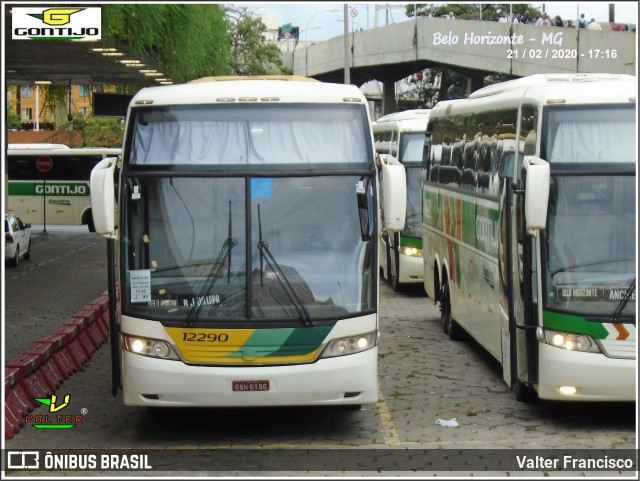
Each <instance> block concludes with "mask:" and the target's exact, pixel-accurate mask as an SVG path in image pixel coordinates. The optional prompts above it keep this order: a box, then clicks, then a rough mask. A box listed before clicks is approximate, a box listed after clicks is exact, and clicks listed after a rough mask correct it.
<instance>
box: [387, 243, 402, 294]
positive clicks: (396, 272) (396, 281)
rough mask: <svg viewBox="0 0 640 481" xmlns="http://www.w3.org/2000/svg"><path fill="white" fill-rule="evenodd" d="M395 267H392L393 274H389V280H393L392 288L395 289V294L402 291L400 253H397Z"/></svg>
mask: <svg viewBox="0 0 640 481" xmlns="http://www.w3.org/2000/svg"><path fill="white" fill-rule="evenodd" d="M394 258H395V261H396V262H395V266H394V265H392V266H391V272H390V273H389V278H390V280H391V288H392V289H393V292H399V291H400V262H399V259H398V253H397V252H396V253H395V256H394Z"/></svg>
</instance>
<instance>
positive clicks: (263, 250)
mask: <svg viewBox="0 0 640 481" xmlns="http://www.w3.org/2000/svg"><path fill="white" fill-rule="evenodd" d="M257 247H258V250H259V251H260V285H261V286H262V273H263V261H264V260H266V261H267V266H269V268H270V269H271V270H272V271H273V273H274V274H275V275H276V278H277V279H278V281H279V282H280V286H281V287H282V290H283V291H284V292H285V294H286V295H287V296H288V297H289V300H290V301H291V303H292V304H293V307H295V308H296V311H298V315H299V316H300V318H301V319H302V322H304V324H305V325H306V326H307V327H311V326H313V321H311V317H310V316H309V312H307V309H306V308H305V307H304V304H303V303H302V301H301V300H300V298H299V297H298V295H297V294H296V291H295V289H293V287H292V286H291V283H290V282H289V280H288V279H287V276H286V275H285V273H284V272H283V270H282V268H281V267H280V265H279V264H278V261H276V259H275V258H274V257H273V255H272V254H271V251H270V250H269V244H267V243H266V242H265V241H264V240H263V239H262V219H261V217H260V204H258V244H257Z"/></svg>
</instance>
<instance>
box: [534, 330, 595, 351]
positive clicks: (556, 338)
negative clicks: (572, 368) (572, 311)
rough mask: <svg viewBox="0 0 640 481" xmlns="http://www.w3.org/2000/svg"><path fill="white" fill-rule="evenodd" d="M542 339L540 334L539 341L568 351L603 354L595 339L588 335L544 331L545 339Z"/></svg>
mask: <svg viewBox="0 0 640 481" xmlns="http://www.w3.org/2000/svg"><path fill="white" fill-rule="evenodd" d="M540 337H541V336H540V333H539V332H538V340H540V341H542V342H546V343H547V344H549V345H550V346H554V347H559V348H561V349H566V350H567V351H580V352H601V351H600V348H599V347H598V345H597V344H596V342H595V341H594V340H593V338H592V337H591V336H587V335H586V334H570V333H568V332H559V331H552V330H550V329H544V337H543V338H542V339H541V338H540Z"/></svg>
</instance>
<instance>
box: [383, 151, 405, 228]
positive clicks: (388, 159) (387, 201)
mask: <svg viewBox="0 0 640 481" xmlns="http://www.w3.org/2000/svg"><path fill="white" fill-rule="evenodd" d="M380 165H381V169H382V176H381V182H382V188H381V190H382V193H383V194H382V227H383V228H384V229H386V230H387V231H389V232H400V231H401V230H402V229H404V221H405V216H406V210H407V178H406V174H405V170H404V166H403V165H402V164H401V163H400V162H398V161H397V160H396V159H395V158H394V157H392V156H391V155H386V154H381V155H380Z"/></svg>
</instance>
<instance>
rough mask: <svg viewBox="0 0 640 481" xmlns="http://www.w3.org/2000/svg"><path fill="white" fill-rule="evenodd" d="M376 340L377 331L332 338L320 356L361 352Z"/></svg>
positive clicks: (372, 345) (370, 346) (373, 345)
mask: <svg viewBox="0 0 640 481" xmlns="http://www.w3.org/2000/svg"><path fill="white" fill-rule="evenodd" d="M377 342H378V333H377V332H368V333H367V334H358V335H356V336H349V337H341V338H338V339H333V340H332V341H331V342H329V344H328V345H327V347H326V348H325V350H324V352H323V353H322V356H320V357H321V358H327V357H337V356H346V355H347V354H356V353H358V352H363V351H366V350H368V349H371V348H372V347H375V345H376V344H377Z"/></svg>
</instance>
